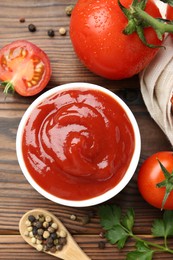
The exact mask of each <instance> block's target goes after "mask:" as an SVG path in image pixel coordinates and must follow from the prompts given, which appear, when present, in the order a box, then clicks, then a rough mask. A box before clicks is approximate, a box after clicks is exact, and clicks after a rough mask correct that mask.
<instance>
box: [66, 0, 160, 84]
mask: <svg viewBox="0 0 173 260" xmlns="http://www.w3.org/2000/svg"><path fill="white" fill-rule="evenodd" d="M121 3H122V4H123V5H124V6H125V7H129V6H130V4H131V3H132V0H121ZM145 11H146V12H148V13H149V14H150V15H152V16H153V17H161V15H160V12H159V10H158V8H157V6H156V5H155V4H154V3H153V2H152V0H148V2H147V5H146V9H145ZM127 23H128V20H127V18H126V17H125V15H124V13H123V12H122V11H121V9H120V7H119V5H118V1H117V0H107V1H105V0H99V1H95V0H78V2H77V4H76V5H75V7H74V9H73V12H72V16H71V21H70V37H71V41H72V44H73V46H74V50H75V52H76V54H77V55H78V57H79V59H80V60H81V61H82V62H83V63H84V64H85V66H86V67H87V68H88V69H90V70H91V71H92V72H94V73H96V74H98V75H100V76H102V77H105V78H109V79H122V78H128V77H131V76H133V75H135V74H137V73H138V72H140V71H141V70H142V69H143V68H144V67H146V66H147V65H148V63H149V62H150V61H151V60H152V59H153V57H154V56H155V54H156V53H157V51H158V49H159V48H149V47H147V46H146V45H144V44H143V43H142V42H141V40H140V39H139V37H138V35H137V34H136V33H133V34H131V35H125V34H123V30H124V29H125V27H126V26H127ZM145 36H146V39H147V42H148V43H150V44H154V45H160V44H161V41H160V40H158V38H157V36H156V33H155V32H154V31H153V29H152V28H146V29H145Z"/></svg>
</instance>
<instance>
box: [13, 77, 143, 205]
mask: <svg viewBox="0 0 173 260" xmlns="http://www.w3.org/2000/svg"><path fill="white" fill-rule="evenodd" d="M81 87H82V88H83V89H94V90H98V91H102V92H104V93H105V94H108V95H109V96H111V97H113V98H114V99H115V100H116V101H117V102H118V103H119V105H121V107H122V108H123V109H124V111H125V112H126V114H127V116H128V118H129V120H130V122H131V125H132V127H133V131H134V136H135V147H134V152H133V155H132V159H131V162H130V164H129V167H128V169H127V171H126V173H125V175H124V176H123V178H122V179H121V181H120V182H119V183H118V184H117V185H116V186H115V187H113V188H112V189H110V190H108V191H107V192H105V193H104V194H101V195H99V196H97V197H93V198H90V199H86V200H77V201H76V200H66V199H62V198H59V197H56V196H54V195H52V194H50V193H49V192H47V191H46V190H44V189H43V188H42V187H40V186H39V185H38V184H37V183H36V181H35V180H34V179H33V178H32V177H31V175H30V173H29V171H28V169H27V167H26V166H25V163H24V159H23V154H22V137H23V131H24V126H25V124H26V122H27V120H28V117H29V116H30V114H31V112H32V111H33V109H34V108H35V107H36V106H38V104H40V103H41V102H42V101H43V100H45V99H46V98H47V97H50V96H52V95H54V94H56V93H58V92H61V91H65V90H69V89H71V88H72V89H80V88H81ZM140 153H141V136H140V131H139V127H138V124H137V121H136V119H135V117H134V115H133V113H132V111H131V110H130V108H129V107H128V106H127V104H126V103H125V102H124V101H123V100H122V99H121V98H120V97H119V96H117V95H116V94H115V93H113V92H112V91H111V90H108V89H107V88H105V87H102V86H99V85H96V84H92V83H87V82H73V83H66V84H62V85H59V86H56V87H54V88H52V89H50V90H47V91H46V92H44V93H43V94H41V95H40V96H39V97H37V98H36V99H35V100H34V101H33V102H32V103H31V104H30V105H29V107H28V108H27V110H26V111H25V112H24V114H23V116H22V118H21V120H20V123H19V126H18V129H17V135H16V155H17V159H18V163H19V166H20V168H21V171H22V173H23V175H24V176H25V178H26V179H27V181H28V182H29V183H30V185H31V186H32V187H33V188H34V189H35V190H36V191H37V192H39V193H40V194H41V195H42V196H44V197H45V198H47V199H49V200H51V201H53V202H55V203H58V204H61V205H64V206H70V207H89V206H94V205H98V204H100V203H103V202H105V201H107V200H109V199H111V198H113V197H114V196H116V195H117V194H118V193H119V192H120V191H121V190H123V189H124V188H125V186H126V185H127V184H128V182H129V181H130V180H131V178H132V177H133V175H134V173H135V170H136V168H137V165H138V162H139V158H140Z"/></svg>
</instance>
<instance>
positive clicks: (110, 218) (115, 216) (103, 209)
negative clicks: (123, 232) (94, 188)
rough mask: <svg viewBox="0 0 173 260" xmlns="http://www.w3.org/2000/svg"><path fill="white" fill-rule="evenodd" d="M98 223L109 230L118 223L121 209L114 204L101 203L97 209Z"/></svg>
mask: <svg viewBox="0 0 173 260" xmlns="http://www.w3.org/2000/svg"><path fill="white" fill-rule="evenodd" d="M98 214H99V217H100V224H101V226H102V227H103V228H104V229H105V230H109V229H111V228H113V227H114V226H116V225H118V224H120V218H121V209H120V207H118V206H116V205H103V206H100V207H99V211H98Z"/></svg>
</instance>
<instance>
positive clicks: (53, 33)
mask: <svg viewBox="0 0 173 260" xmlns="http://www.w3.org/2000/svg"><path fill="white" fill-rule="evenodd" d="M47 34H48V36H49V37H54V36H55V32H54V30H52V29H49V30H48V31H47Z"/></svg>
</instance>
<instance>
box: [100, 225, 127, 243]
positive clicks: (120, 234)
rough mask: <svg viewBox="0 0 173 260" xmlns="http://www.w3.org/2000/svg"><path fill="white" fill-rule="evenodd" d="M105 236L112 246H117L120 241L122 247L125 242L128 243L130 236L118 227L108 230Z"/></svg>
mask: <svg viewBox="0 0 173 260" xmlns="http://www.w3.org/2000/svg"><path fill="white" fill-rule="evenodd" d="M105 236H106V238H107V240H108V241H109V242H110V243H111V244H116V243H117V242H118V241H121V242H120V243H119V246H120V245H122V243H123V242H124V241H126V239H127V238H128V236H129V235H128V233H127V232H126V231H125V230H124V229H123V228H122V227H121V226H119V225H117V226H115V227H113V228H112V229H111V230H108V231H107V232H106V234H105Z"/></svg>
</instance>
